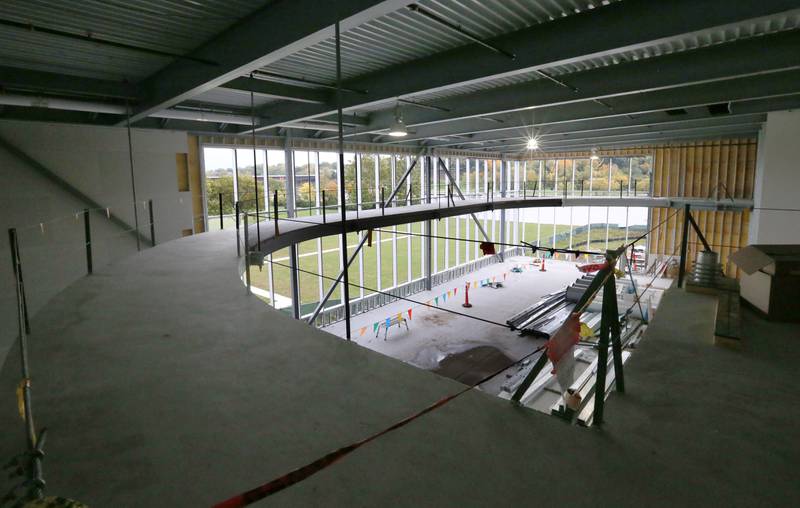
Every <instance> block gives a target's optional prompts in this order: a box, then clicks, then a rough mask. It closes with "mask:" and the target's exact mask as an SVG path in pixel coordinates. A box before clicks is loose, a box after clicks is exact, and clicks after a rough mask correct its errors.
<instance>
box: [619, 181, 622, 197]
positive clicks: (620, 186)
mask: <svg viewBox="0 0 800 508" xmlns="http://www.w3.org/2000/svg"><path fill="white" fill-rule="evenodd" d="M619 197H622V181H621V180H620V182H619Z"/></svg>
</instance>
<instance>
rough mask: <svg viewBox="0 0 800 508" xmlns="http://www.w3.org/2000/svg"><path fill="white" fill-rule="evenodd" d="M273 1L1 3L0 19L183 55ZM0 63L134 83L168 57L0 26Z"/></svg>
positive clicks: (48, 0)
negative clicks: (126, 80)
mask: <svg viewBox="0 0 800 508" xmlns="http://www.w3.org/2000/svg"><path fill="white" fill-rule="evenodd" d="M270 1H271V0H70V1H68V2H67V1H63V0H3V1H2V2H0V18H2V19H6V20H11V21H15V22H22V23H27V24H31V25H36V26H41V27H44V28H48V29H55V30H60V31H65V32H69V33H74V34H78V35H89V34H91V35H93V36H96V37H98V38H101V39H107V40H111V41H114V42H120V43H124V44H129V45H133V46H137V47H144V48H149V49H154V50H159V51H167V52H170V53H177V54H186V53H187V52H189V51H191V50H192V49H194V48H196V47H198V46H200V45H201V44H203V43H204V42H206V41H207V40H209V39H211V38H213V37H214V36H215V35H217V34H218V33H220V32H222V31H223V30H224V29H226V28H227V27H229V26H231V25H232V24H233V23H235V22H236V21H237V20H239V19H241V18H243V17H245V16H247V15H248V14H250V13H252V12H253V11H255V10H257V9H259V8H260V7H263V6H264V5H266V4H268V3H269V2H270ZM0 61H2V62H4V63H7V65H13V66H17V67H22V68H27V69H35V70H45V71H51V72H60V73H65V74H72V75H79V76H87V77H95V78H105V79H117V80H118V79H128V80H131V81H138V80H140V79H142V78H144V77H146V76H148V75H149V74H152V73H153V72H155V71H156V70H157V69H159V68H160V67H162V66H164V65H166V64H167V63H169V61H170V58H169V57H163V56H157V55H152V54H148V53H143V52H139V51H135V50H129V49H123V48H116V47H111V46H105V45H102V44H95V43H92V42H84V41H80V40H75V39H70V38H67V37H61V36H58V35H50V34H46V33H40V32H32V31H27V32H26V31H25V30H23V29H19V28H15V27H10V26H0Z"/></svg>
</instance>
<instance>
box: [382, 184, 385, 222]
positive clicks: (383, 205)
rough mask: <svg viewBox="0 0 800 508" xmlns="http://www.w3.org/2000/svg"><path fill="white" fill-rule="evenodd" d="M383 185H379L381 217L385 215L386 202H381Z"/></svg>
mask: <svg viewBox="0 0 800 508" xmlns="http://www.w3.org/2000/svg"><path fill="white" fill-rule="evenodd" d="M383 191H384V188H383V185H381V215H385V214H386V202H385V201H384V200H383Z"/></svg>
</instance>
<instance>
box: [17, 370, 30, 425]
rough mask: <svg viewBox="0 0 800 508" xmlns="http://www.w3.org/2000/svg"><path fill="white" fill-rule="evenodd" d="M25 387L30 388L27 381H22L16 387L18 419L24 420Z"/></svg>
mask: <svg viewBox="0 0 800 508" xmlns="http://www.w3.org/2000/svg"><path fill="white" fill-rule="evenodd" d="M26 386H30V380H29V379H23V380H22V381H20V382H19V385H17V409H18V410H19V417H20V418H22V419H23V420H24V419H25V395H24V393H23V392H24V390H25V387H26Z"/></svg>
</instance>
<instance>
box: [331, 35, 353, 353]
mask: <svg viewBox="0 0 800 508" xmlns="http://www.w3.org/2000/svg"><path fill="white" fill-rule="evenodd" d="M339 30H340V28H339V21H336V109H337V118H338V121H339V122H338V123H339V201H340V202H341V203H340V204H341V209H342V218H341V223H342V253H343V254H342V255H343V256H344V257H345V258H346V257H347V208H346V207H345V204H344V198H345V196H344V123H343V113H342V40H341V34H340V33H339ZM356 210H358V207H356ZM348 272H349V270H348V269H347V267H346V266H345V269H344V274H343V275H344V277H343V279H344V280H343V282H344V322H345V336H346V337H347V340H350V277H349V276H348Z"/></svg>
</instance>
